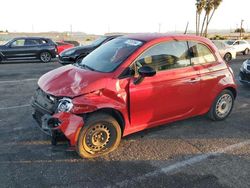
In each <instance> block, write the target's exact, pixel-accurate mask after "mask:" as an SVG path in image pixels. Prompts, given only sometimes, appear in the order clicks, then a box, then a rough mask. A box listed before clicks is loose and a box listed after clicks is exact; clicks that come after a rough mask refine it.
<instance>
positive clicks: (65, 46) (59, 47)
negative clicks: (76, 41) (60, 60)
mask: <svg viewBox="0 0 250 188" xmlns="http://www.w3.org/2000/svg"><path fill="white" fill-rule="evenodd" d="M56 47H57V53H58V54H60V53H61V52H62V51H64V50H67V49H70V48H73V47H75V46H74V45H73V44H69V43H66V42H56Z"/></svg>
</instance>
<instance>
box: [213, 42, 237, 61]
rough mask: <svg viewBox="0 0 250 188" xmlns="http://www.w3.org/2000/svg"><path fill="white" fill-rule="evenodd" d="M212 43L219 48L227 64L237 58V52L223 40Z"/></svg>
mask: <svg viewBox="0 0 250 188" xmlns="http://www.w3.org/2000/svg"><path fill="white" fill-rule="evenodd" d="M212 42H213V43H214V44H215V46H216V47H217V48H218V50H219V53H220V55H221V57H223V59H224V60H225V61H226V62H230V61H231V60H232V59H235V58H236V50H235V48H234V47H232V46H230V45H228V44H227V43H226V42H225V41H222V40H213V41H212Z"/></svg>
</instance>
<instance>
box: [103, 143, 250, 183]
mask: <svg viewBox="0 0 250 188" xmlns="http://www.w3.org/2000/svg"><path fill="white" fill-rule="evenodd" d="M249 144H250V140H246V141H244V142H240V143H237V144H233V145H230V146H227V147H226V148H221V149H219V150H217V151H215V152H211V153H205V154H201V155H198V156H195V157H192V158H190V159H187V160H183V161H180V162H177V163H175V164H172V165H170V166H165V167H162V168H160V169H158V170H155V171H152V172H149V173H147V174H144V175H142V176H137V177H135V178H132V179H129V180H124V181H121V182H118V183H116V184H115V185H110V186H107V187H127V186H128V184H129V183H133V182H138V181H142V180H145V179H147V178H149V177H154V176H157V175H159V174H160V173H165V174H168V173H170V172H173V171H176V170H179V169H181V168H185V167H187V166H191V165H194V164H196V163H199V162H201V161H204V160H206V159H208V158H209V157H211V156H219V155H221V154H223V153H226V152H230V151H233V150H235V149H239V148H241V147H244V146H246V145H249Z"/></svg>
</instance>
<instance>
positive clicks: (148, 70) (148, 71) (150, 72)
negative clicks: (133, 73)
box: [134, 65, 156, 84]
mask: <svg viewBox="0 0 250 188" xmlns="http://www.w3.org/2000/svg"><path fill="white" fill-rule="evenodd" d="M138 73H139V77H138V78H137V79H136V80H135V81H134V84H139V83H141V82H142V80H143V79H144V78H145V77H152V76H154V75H155V74H156V71H155V70H154V69H153V68H152V67H150V66H147V65H145V66H142V67H140V68H139V70H138Z"/></svg>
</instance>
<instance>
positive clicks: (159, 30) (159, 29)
mask: <svg viewBox="0 0 250 188" xmlns="http://www.w3.org/2000/svg"><path fill="white" fill-rule="evenodd" d="M158 27H159V28H158V32H159V33H160V32H161V23H159V24H158Z"/></svg>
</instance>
